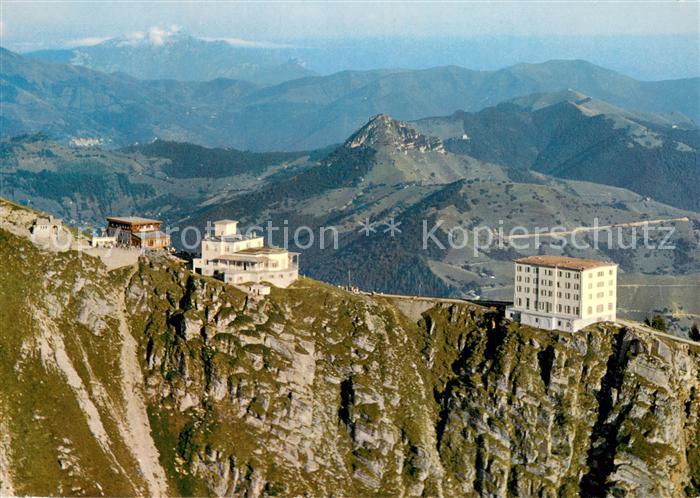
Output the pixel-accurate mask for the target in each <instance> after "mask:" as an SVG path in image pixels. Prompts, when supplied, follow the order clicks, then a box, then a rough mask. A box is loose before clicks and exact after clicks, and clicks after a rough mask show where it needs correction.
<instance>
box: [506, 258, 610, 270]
mask: <svg viewBox="0 0 700 498" xmlns="http://www.w3.org/2000/svg"><path fill="white" fill-rule="evenodd" d="M515 262H516V263H518V264H522V265H534V266H546V267H549V268H565V269H567V270H578V271H582V270H590V269H591V268H599V267H603V266H617V265H616V264H615V263H612V262H610V261H601V260H598V259H583V258H570V257H567V256H527V257H524V258H519V259H516V260H515Z"/></svg>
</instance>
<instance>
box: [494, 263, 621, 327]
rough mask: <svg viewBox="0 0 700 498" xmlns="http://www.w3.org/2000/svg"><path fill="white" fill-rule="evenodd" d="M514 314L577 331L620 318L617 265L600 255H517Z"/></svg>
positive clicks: (510, 312)
mask: <svg viewBox="0 0 700 498" xmlns="http://www.w3.org/2000/svg"><path fill="white" fill-rule="evenodd" d="M514 287H515V288H514V294H513V306H510V307H508V308H507V309H506V316H507V317H508V318H511V319H514V320H518V321H520V322H521V323H524V324H526V325H531V326H533V327H537V328H540V329H546V330H565V331H570V332H574V331H576V330H579V329H581V328H583V327H586V326H588V325H590V324H592V323H596V322H605V321H608V322H612V321H615V318H616V313H617V265H616V264H615V263H609V262H605V261H598V260H594V259H580V258H569V257H564V256H529V257H526V258H520V259H516V260H515V282H514Z"/></svg>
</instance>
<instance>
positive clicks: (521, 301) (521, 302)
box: [518, 298, 523, 306]
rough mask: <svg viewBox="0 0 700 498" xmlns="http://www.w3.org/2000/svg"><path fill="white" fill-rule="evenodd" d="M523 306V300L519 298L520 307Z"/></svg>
mask: <svg viewBox="0 0 700 498" xmlns="http://www.w3.org/2000/svg"><path fill="white" fill-rule="evenodd" d="M522 304H523V300H522V299H520V298H518V306H521V305H522Z"/></svg>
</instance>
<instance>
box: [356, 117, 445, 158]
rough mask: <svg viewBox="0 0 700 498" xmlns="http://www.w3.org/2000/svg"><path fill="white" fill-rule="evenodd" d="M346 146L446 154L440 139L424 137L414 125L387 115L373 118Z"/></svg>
mask: <svg viewBox="0 0 700 498" xmlns="http://www.w3.org/2000/svg"><path fill="white" fill-rule="evenodd" d="M345 146H346V147H348V148H351V149H356V148H359V147H363V148H372V149H378V148H382V147H391V148H394V149H396V150H401V151H408V150H416V151H419V152H429V151H437V152H443V153H444V152H445V149H444V147H443V144H442V141H441V140H440V139H439V138H437V137H429V136H427V135H423V134H422V133H420V132H419V131H418V130H417V129H416V128H415V127H414V126H413V125H412V124H409V123H406V122H403V121H398V120H395V119H393V118H391V117H390V116H387V115H386V114H377V115H376V116H374V117H373V118H371V119H370V120H369V121H368V122H367V124H366V125H364V126H363V127H362V128H360V129H359V130H358V131H357V132H356V133H355V134H353V135H352V136H351V137H350V138H348V139H347V141H346V142H345Z"/></svg>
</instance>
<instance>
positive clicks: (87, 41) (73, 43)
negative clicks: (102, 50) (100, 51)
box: [66, 36, 112, 48]
mask: <svg viewBox="0 0 700 498" xmlns="http://www.w3.org/2000/svg"><path fill="white" fill-rule="evenodd" d="M111 39H112V37H111V36H89V37H87V38H78V39H75V40H68V41H67V42H66V47H68V48H73V47H92V46H93V45H99V44H100V43H103V42H106V41H107V40H111Z"/></svg>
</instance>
